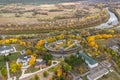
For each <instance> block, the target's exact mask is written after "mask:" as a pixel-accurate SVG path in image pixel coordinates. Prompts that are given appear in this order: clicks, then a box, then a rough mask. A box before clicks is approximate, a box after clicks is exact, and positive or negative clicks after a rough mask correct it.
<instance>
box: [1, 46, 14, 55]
mask: <svg viewBox="0 0 120 80" xmlns="http://www.w3.org/2000/svg"><path fill="white" fill-rule="evenodd" d="M10 52H14V48H13V47H12V46H2V47H0V55H6V56H7V55H9V54H10Z"/></svg>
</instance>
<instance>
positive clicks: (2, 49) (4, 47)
mask: <svg viewBox="0 0 120 80" xmlns="http://www.w3.org/2000/svg"><path fill="white" fill-rule="evenodd" d="M9 49H13V47H12V46H2V47H0V51H4V50H9Z"/></svg>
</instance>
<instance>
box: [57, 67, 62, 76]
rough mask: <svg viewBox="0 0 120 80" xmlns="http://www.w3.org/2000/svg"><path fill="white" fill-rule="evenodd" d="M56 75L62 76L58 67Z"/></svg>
mask: <svg viewBox="0 0 120 80" xmlns="http://www.w3.org/2000/svg"><path fill="white" fill-rule="evenodd" d="M57 76H58V77H61V76H62V69H61V68H60V67H59V68H58V70H57Z"/></svg>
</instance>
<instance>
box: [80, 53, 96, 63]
mask: <svg viewBox="0 0 120 80" xmlns="http://www.w3.org/2000/svg"><path fill="white" fill-rule="evenodd" d="M79 55H80V56H82V57H83V58H84V59H85V60H87V61H88V63H89V64H91V65H94V64H96V63H97V61H95V60H94V59H92V58H91V57H89V56H88V55H86V54H85V53H84V52H79Z"/></svg>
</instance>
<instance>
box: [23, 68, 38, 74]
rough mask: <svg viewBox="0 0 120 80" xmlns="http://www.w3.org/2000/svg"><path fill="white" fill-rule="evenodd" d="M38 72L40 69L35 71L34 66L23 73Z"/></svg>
mask: <svg viewBox="0 0 120 80" xmlns="http://www.w3.org/2000/svg"><path fill="white" fill-rule="evenodd" d="M38 70H40V69H37V68H34V66H31V67H29V68H28V69H27V70H26V71H25V73H33V72H36V71H38Z"/></svg>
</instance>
